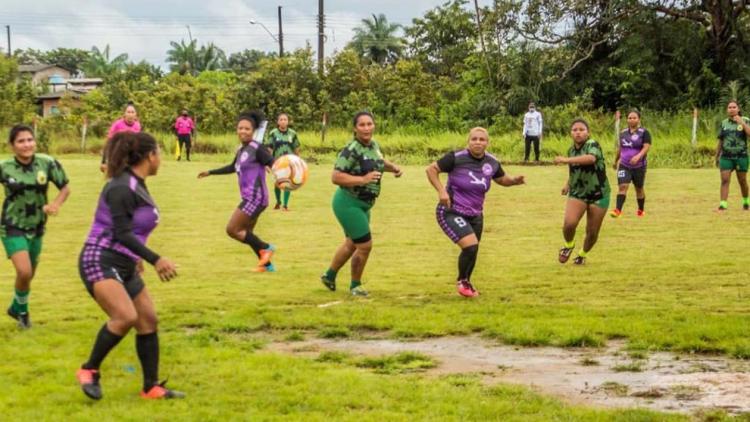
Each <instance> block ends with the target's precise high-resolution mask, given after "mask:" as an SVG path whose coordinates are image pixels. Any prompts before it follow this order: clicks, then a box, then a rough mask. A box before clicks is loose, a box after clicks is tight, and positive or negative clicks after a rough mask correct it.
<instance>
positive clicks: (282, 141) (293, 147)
mask: <svg viewBox="0 0 750 422" xmlns="http://www.w3.org/2000/svg"><path fill="white" fill-rule="evenodd" d="M276 125H277V127H276V129H274V130H272V131H271V132H270V133H269V134H268V136H267V137H266V140H265V142H264V143H263V145H264V146H266V147H267V148H268V149H269V150H270V151H271V153H272V154H273V159H274V160H276V159H277V158H279V157H281V156H282V155H287V154H294V155H299V146H300V145H299V138H298V137H297V132H295V131H294V129H291V128H289V115H288V114H286V113H281V114H279V116H278V117H277V118H276ZM273 193H274V195H275V196H276V205H275V206H274V207H273V209H275V210H278V209H282V208H281V189H279V188H278V187H274V188H273ZM291 194H292V191H288V190H285V191H284V208H283V210H284V211H289V196H291Z"/></svg>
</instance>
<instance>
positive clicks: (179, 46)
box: [167, 39, 227, 76]
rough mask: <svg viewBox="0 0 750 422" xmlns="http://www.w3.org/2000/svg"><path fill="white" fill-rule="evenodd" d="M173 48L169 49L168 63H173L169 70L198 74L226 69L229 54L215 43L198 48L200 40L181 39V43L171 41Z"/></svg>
mask: <svg viewBox="0 0 750 422" xmlns="http://www.w3.org/2000/svg"><path fill="white" fill-rule="evenodd" d="M169 44H170V45H171V46H172V48H171V49H169V50H168V51H167V63H171V65H170V66H169V70H171V71H172V72H180V74H183V75H184V74H186V73H190V74H191V75H194V76H195V75H197V74H199V73H200V72H203V71H204V70H218V69H224V68H226V66H227V56H226V54H225V53H224V50H222V49H220V48H219V47H217V46H216V45H215V44H214V43H209V44H208V45H202V46H201V47H200V48H198V40H197V39H193V40H191V41H190V42H189V43H187V44H186V43H185V40H180V42H179V43H176V42H174V41H171V42H170V43H169Z"/></svg>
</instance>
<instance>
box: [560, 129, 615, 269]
mask: <svg viewBox="0 0 750 422" xmlns="http://www.w3.org/2000/svg"><path fill="white" fill-rule="evenodd" d="M570 134H571V136H572V137H573V145H572V146H571V147H570V149H569V150H568V156H567V157H560V156H558V157H555V164H567V165H568V168H569V177H568V181H567V182H566V183H565V186H563V188H562V194H563V195H568V202H567V204H566V206H565V220H564V223H563V237H564V238H565V244H564V245H563V247H562V249H560V254H559V260H560V263H562V264H564V263H566V262H568V259H569V258H570V255H571V253H572V252H573V249H574V248H575V236H576V227H578V222H579V221H581V218H583V214H586V238H585V240H584V241H583V248H582V249H581V250H580V251H579V252H578V256H577V257H576V258H575V260H574V261H573V263H574V264H577V265H583V264H585V263H586V256H587V255H588V253H589V252H590V251H591V248H593V247H594V245H595V244H596V240H597V238H598V237H599V229H600V228H601V226H602V220H603V219H604V216H605V214H606V213H607V208H608V207H609V195H610V189H609V182H608V181H607V168H606V164H605V163H604V154H603V153H602V149H601V147H600V146H599V143H597V142H596V141H594V140H593V139H589V125H588V123H587V122H586V121H585V120H583V119H576V120H574V121H573V124H572V125H571V127H570Z"/></svg>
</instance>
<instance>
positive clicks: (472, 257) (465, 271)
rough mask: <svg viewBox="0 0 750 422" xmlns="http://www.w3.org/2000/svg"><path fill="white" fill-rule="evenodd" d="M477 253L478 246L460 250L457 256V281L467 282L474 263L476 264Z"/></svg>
mask: <svg viewBox="0 0 750 422" xmlns="http://www.w3.org/2000/svg"><path fill="white" fill-rule="evenodd" d="M477 252H479V245H471V246H467V247H465V248H463V249H461V254H460V255H458V279H459V280H468V279H469V277H471V272H472V271H473V270H474V263H475V262H477Z"/></svg>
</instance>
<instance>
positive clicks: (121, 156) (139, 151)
mask: <svg viewBox="0 0 750 422" xmlns="http://www.w3.org/2000/svg"><path fill="white" fill-rule="evenodd" d="M106 148H107V149H106V150H105V154H104V155H105V157H107V177H110V178H112V177H117V176H119V175H120V174H122V172H123V171H125V169H127V168H128V167H132V166H134V165H136V164H138V163H140V162H141V161H143V160H145V159H146V158H148V155H149V154H150V153H152V152H155V151H157V149H158V145H157V143H156V139H154V137H153V136H151V135H149V134H148V133H145V132H140V133H135V132H119V133H116V134H115V136H113V137H112V139H110V140H109V142H107V147H106Z"/></svg>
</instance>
